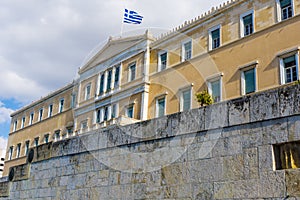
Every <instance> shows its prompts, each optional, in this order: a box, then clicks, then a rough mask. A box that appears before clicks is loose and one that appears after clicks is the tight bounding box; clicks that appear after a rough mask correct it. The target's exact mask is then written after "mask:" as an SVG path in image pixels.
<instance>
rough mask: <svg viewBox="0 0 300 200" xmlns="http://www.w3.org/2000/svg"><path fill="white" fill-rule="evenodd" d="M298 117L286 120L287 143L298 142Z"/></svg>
mask: <svg viewBox="0 0 300 200" xmlns="http://www.w3.org/2000/svg"><path fill="white" fill-rule="evenodd" d="M299 130H300V116H293V117H289V118H288V141H297V140H300V131H299Z"/></svg>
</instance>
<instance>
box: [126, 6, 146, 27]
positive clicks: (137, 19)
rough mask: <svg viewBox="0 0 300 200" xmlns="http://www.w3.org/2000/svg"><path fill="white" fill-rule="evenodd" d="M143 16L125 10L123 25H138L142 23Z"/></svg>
mask: <svg viewBox="0 0 300 200" xmlns="http://www.w3.org/2000/svg"><path fill="white" fill-rule="evenodd" d="M142 20H143V16H141V15H139V14H138V13H137V12H135V11H133V10H128V9H125V13H124V20H123V22H124V23H127V24H140V23H142Z"/></svg>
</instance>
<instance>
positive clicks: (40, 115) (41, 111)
mask: <svg viewBox="0 0 300 200" xmlns="http://www.w3.org/2000/svg"><path fill="white" fill-rule="evenodd" d="M43 112H44V109H43V108H41V109H40V112H39V121H42V119H43Z"/></svg>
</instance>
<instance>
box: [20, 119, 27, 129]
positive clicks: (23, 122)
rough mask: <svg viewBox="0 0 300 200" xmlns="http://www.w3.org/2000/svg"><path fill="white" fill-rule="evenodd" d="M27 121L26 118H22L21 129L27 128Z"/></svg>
mask: <svg viewBox="0 0 300 200" xmlns="http://www.w3.org/2000/svg"><path fill="white" fill-rule="evenodd" d="M25 120H26V119H25V117H23V118H22V124H21V128H24V127H25Z"/></svg>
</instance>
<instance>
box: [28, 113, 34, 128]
mask: <svg viewBox="0 0 300 200" xmlns="http://www.w3.org/2000/svg"><path fill="white" fill-rule="evenodd" d="M33 119H34V112H32V113H30V117H29V125H32V124H33Z"/></svg>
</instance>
